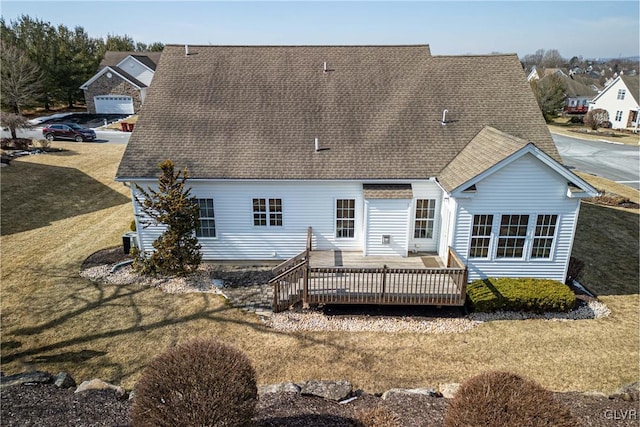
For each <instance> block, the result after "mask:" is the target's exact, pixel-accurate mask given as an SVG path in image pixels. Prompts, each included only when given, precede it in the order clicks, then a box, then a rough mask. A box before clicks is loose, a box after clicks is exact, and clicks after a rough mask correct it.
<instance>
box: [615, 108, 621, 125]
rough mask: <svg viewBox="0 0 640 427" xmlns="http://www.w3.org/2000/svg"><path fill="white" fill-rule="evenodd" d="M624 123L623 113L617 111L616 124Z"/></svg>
mask: <svg viewBox="0 0 640 427" xmlns="http://www.w3.org/2000/svg"><path fill="white" fill-rule="evenodd" d="M620 121H622V111H620V110H618V111H616V122H620Z"/></svg>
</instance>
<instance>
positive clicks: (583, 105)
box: [562, 76, 598, 114]
mask: <svg viewBox="0 0 640 427" xmlns="http://www.w3.org/2000/svg"><path fill="white" fill-rule="evenodd" d="M578 78H579V77H578V76H575V77H574V76H571V77H566V78H563V79H562V84H563V85H564V87H565V96H566V98H565V100H564V111H565V112H566V113H569V114H586V113H587V111H589V101H591V100H592V99H593V98H594V97H595V96H596V95H597V94H598V91H597V90H594V86H593V85H587V84H585V83H583V82H581V81H578Z"/></svg>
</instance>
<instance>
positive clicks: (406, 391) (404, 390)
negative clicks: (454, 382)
mask: <svg viewBox="0 0 640 427" xmlns="http://www.w3.org/2000/svg"><path fill="white" fill-rule="evenodd" d="M397 394H400V395H403V394H422V395H427V396H431V397H442V394H441V393H439V392H437V391H435V390H434V389H432V388H392V389H391V390H387V391H385V392H384V393H382V398H383V399H384V400H386V399H388V398H389V397H391V396H393V395H397ZM438 395H439V396H438Z"/></svg>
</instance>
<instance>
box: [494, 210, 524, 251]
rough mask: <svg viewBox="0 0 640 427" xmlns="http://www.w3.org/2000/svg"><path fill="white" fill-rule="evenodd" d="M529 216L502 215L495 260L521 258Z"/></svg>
mask: <svg viewBox="0 0 640 427" xmlns="http://www.w3.org/2000/svg"><path fill="white" fill-rule="evenodd" d="M528 225H529V215H502V216H501V217H500V231H499V234H498V246H497V248H496V258H523V257H524V244H525V242H526V240H527V227H528Z"/></svg>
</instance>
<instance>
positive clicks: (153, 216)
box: [134, 160, 202, 276]
mask: <svg viewBox="0 0 640 427" xmlns="http://www.w3.org/2000/svg"><path fill="white" fill-rule="evenodd" d="M158 166H159V168H160V170H161V171H162V173H161V175H160V177H159V178H158V190H154V189H152V188H147V189H146V190H145V189H143V188H142V187H140V186H139V185H137V184H136V185H135V188H136V190H137V191H138V193H139V194H138V195H136V202H137V203H138V205H139V206H140V208H141V210H142V212H143V213H144V215H141V220H140V222H141V223H142V225H143V226H144V227H145V228H146V227H148V226H150V225H163V226H165V227H166V230H165V231H164V232H163V233H162V235H161V236H160V237H158V238H157V239H156V240H155V241H154V242H153V247H154V249H155V251H154V252H153V253H152V254H151V255H150V256H149V257H145V256H144V254H139V256H138V257H136V259H135V262H134V267H135V268H136V269H137V270H138V271H139V272H141V273H144V274H152V275H155V274H163V275H178V276H181V275H186V274H188V273H191V272H193V271H195V270H196V269H197V268H198V266H199V265H200V262H201V261H202V254H201V253H200V244H199V243H198V239H197V237H196V236H195V230H196V227H197V226H198V223H199V220H200V211H199V207H198V204H197V202H196V199H195V198H194V197H192V196H191V189H190V188H186V187H185V183H186V181H187V179H188V172H187V169H186V168H185V169H184V170H183V171H178V172H176V171H175V167H174V164H173V162H172V161H171V160H165V161H164V162H162V163H160V164H159V165H158Z"/></svg>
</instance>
